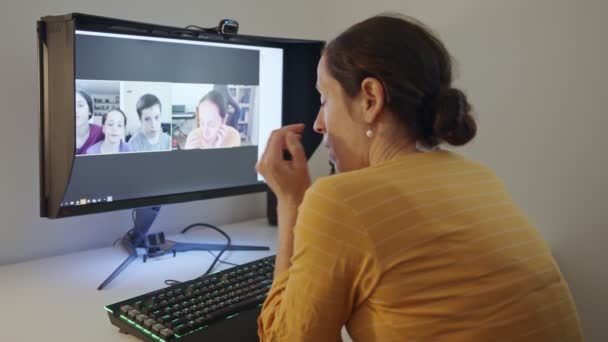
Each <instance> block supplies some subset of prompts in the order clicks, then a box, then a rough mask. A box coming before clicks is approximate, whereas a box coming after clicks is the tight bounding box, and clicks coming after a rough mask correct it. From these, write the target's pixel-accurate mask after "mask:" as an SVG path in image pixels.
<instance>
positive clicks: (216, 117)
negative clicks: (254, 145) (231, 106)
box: [184, 90, 241, 149]
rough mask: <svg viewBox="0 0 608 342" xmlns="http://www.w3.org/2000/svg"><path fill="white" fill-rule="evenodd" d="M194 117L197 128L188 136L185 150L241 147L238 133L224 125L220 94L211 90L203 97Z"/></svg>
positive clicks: (224, 106)
mask: <svg viewBox="0 0 608 342" xmlns="http://www.w3.org/2000/svg"><path fill="white" fill-rule="evenodd" d="M196 116H197V118H198V125H199V127H197V128H195V129H193V130H192V131H191V132H190V133H189V134H188V137H187V139H186V144H185V146H184V148H185V149H197V148H219V147H237V146H240V145H241V136H240V134H239V132H238V131H237V130H236V129H234V128H232V127H230V126H228V125H226V119H227V112H226V103H225V100H224V97H223V96H222V94H221V93H220V92H218V91H217V90H212V91H210V92H209V93H207V95H205V96H203V98H202V99H201V100H200V101H199V104H198V106H197V107H196Z"/></svg>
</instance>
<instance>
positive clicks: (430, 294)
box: [257, 16, 582, 342]
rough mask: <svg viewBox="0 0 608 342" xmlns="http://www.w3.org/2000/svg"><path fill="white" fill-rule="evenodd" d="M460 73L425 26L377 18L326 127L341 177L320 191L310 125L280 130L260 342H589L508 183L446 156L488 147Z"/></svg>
mask: <svg viewBox="0 0 608 342" xmlns="http://www.w3.org/2000/svg"><path fill="white" fill-rule="evenodd" d="M387 32H389V33H390V34H386V33H387ZM451 69H452V68H451V61H450V57H449V55H448V52H447V51H446V49H445V47H444V46H443V44H442V43H441V42H440V41H439V40H438V39H437V38H436V37H434V36H433V35H432V34H431V33H430V32H429V31H428V30H427V29H426V28H424V27H423V26H422V25H421V24H419V23H417V22H415V21H413V20H411V19H404V18H398V17H388V16H378V17H374V18H371V19H368V20H366V21H363V22H361V23H359V24H356V25H355V26H353V27H351V28H350V29H348V30H347V31H345V32H344V33H342V34H341V35H340V36H338V37H337V38H336V39H335V40H333V41H332V42H331V43H329V44H328V46H327V48H326V49H325V51H324V54H323V56H322V58H321V61H320V63H319V67H318V80H317V85H318V89H319V92H320V93H321V109H320V111H319V114H318V117H317V120H316V122H315V126H314V129H315V130H316V131H317V132H318V133H320V134H323V135H324V138H325V139H324V141H325V144H326V146H327V147H328V148H329V155H330V158H331V160H332V161H333V162H334V163H335V165H336V169H337V171H339V174H337V175H334V176H329V177H326V178H322V179H320V180H318V181H316V182H315V183H314V184H313V185H312V186H310V178H309V173H308V169H307V164H306V158H305V155H304V151H303V148H302V146H301V144H300V143H299V141H298V139H297V136H298V134H300V133H301V132H302V130H303V129H304V127H303V125H291V126H287V127H284V128H282V129H280V130H277V131H275V132H274V133H273V134H272V136H271V138H270V140H269V143H268V147H267V149H266V151H265V153H264V155H263V156H262V158H261V159H260V162H259V164H258V166H257V169H258V171H259V172H260V173H261V174H262V175H263V176H264V177H265V178H266V180H267V182H268V184H269V186H270V187H271V188H272V190H273V191H274V192H275V194H276V195H277V200H278V208H277V210H278V218H279V243H278V247H277V259H276V265H275V278H274V283H273V285H272V288H271V290H270V293H269V295H268V298H267V299H266V302H265V303H264V306H263V308H262V312H261V315H260V317H259V320H258V323H259V331H258V332H259V335H260V338H261V340H262V341H290V342H293V341H315V342H316V341H336V340H339V339H340V329H341V327H342V326H343V325H346V328H347V330H348V332H349V334H350V336H351V337H352V338H353V340H354V341H450V342H458V341H492V342H500V341H504V342H507V341H510V342H519V341H535V342H549V341H552V342H554V341H562V342H565V341H582V335H581V330H580V325H579V320H578V316H577V313H576V308H575V305H574V302H573V300H572V297H571V294H570V292H569V289H568V287H567V284H566V283H565V281H564V279H563V277H562V275H561V273H560V271H559V269H558V267H557V265H556V264H555V262H554V260H553V258H552V256H551V254H550V251H549V250H548V248H547V247H546V246H545V243H544V242H543V241H542V239H541V237H540V235H539V234H538V233H537V231H536V230H535V229H534V228H533V227H532V226H531V225H530V224H529V223H528V221H527V219H526V218H525V217H524V216H523V214H522V213H521V211H520V210H519V209H518V208H517V207H516V206H515V204H513V203H512V201H511V199H510V197H509V195H508V194H507V191H506V190H505V188H504V185H503V184H502V182H501V181H500V180H499V179H498V178H497V177H496V176H495V175H494V173H493V172H491V171H490V170H488V169H487V168H485V167H484V166H481V165H479V164H477V163H474V162H471V161H469V160H467V159H465V158H463V157H461V156H459V155H457V154H455V153H452V152H448V151H444V150H441V149H437V148H436V147H437V146H438V145H439V144H440V143H447V144H451V145H464V144H466V143H467V142H469V141H470V140H471V139H472V138H473V137H474V136H475V133H476V125H475V121H474V119H473V117H472V116H471V114H470V109H471V107H470V105H469V103H468V102H467V98H466V96H465V94H464V93H463V92H461V91H460V90H458V89H456V88H453V87H452V70H451ZM417 146H421V147H424V148H423V149H422V148H421V149H419V148H417ZM283 148H287V149H288V150H289V151H290V153H291V155H292V160H291V161H286V160H284V159H283V158H282V153H281V150H282V149H283ZM423 150H424V151H426V152H424V151H423Z"/></svg>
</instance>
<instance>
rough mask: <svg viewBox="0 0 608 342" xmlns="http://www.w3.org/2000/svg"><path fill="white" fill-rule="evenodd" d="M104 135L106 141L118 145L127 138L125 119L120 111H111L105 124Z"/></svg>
mask: <svg viewBox="0 0 608 342" xmlns="http://www.w3.org/2000/svg"><path fill="white" fill-rule="evenodd" d="M103 134H104V135H105V136H106V138H105V139H106V140H107V141H108V142H110V143H113V144H118V143H120V141H121V140H122V139H124V137H125V118H124V116H123V115H122V113H120V112H118V111H115V110H113V111H110V112H109V113H108V114H107V116H106V122H105V123H104V124H103Z"/></svg>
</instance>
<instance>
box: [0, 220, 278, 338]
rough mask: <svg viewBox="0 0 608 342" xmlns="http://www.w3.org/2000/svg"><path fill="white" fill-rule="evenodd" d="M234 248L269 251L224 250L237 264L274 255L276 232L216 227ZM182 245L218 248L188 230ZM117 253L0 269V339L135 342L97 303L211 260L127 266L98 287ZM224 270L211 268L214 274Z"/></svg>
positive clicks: (191, 257) (189, 272)
mask: <svg viewBox="0 0 608 342" xmlns="http://www.w3.org/2000/svg"><path fill="white" fill-rule="evenodd" d="M220 228H222V229H223V230H224V231H226V232H227V233H228V234H229V235H230V237H231V238H232V243H233V244H241V245H262V246H269V247H270V248H271V250H270V251H259V252H258V251H252V252H241V251H235V252H227V253H225V254H224V256H223V257H222V259H223V260H226V261H230V262H233V263H237V264H241V263H245V262H248V261H252V260H255V259H259V258H263V257H265V256H269V255H272V254H275V253H276V252H275V245H276V241H277V230H276V227H270V226H269V225H268V224H267V220H266V219H257V220H252V221H246V222H241V223H238V224H232V225H226V226H222V227H220ZM171 238H172V239H175V240H178V241H184V242H209V243H224V242H225V240H224V238H223V236H221V235H219V234H218V233H217V232H214V231H212V230H209V229H192V230H191V231H189V232H188V233H187V234H186V235H184V236H178V237H175V236H171ZM125 257H126V252H124V251H123V250H122V249H121V248H119V247H115V248H112V247H110V248H102V249H97V250H91V251H85V252H79V253H73V254H69V255H64V256H59V257H53V258H46V259H41V260H35V261H30V262H24V263H19V264H14V265H7V266H2V267H0V307H2V310H0V327H2V332H1V333H0V340H2V341H78V342H81V341H87V342H94V341H103V342H107V341H137V339H136V338H134V337H133V336H130V335H124V334H121V333H119V332H118V329H117V328H116V327H114V326H113V325H111V324H110V321H109V319H108V316H107V312H106V311H105V310H104V306H105V305H107V304H112V303H115V302H118V301H121V300H124V299H128V298H131V297H134V296H137V295H140V294H143V293H146V292H149V291H153V290H157V289H160V288H162V287H164V286H165V285H164V283H163V282H164V280H166V279H176V280H189V279H192V278H195V277H197V276H200V275H201V274H202V273H203V272H205V270H206V269H207V267H209V265H210V263H211V262H212V261H213V257H212V256H211V255H210V254H209V253H207V252H205V251H193V252H187V253H178V254H177V256H176V257H175V258H173V257H172V256H170V255H166V256H162V257H160V258H153V259H150V260H148V262H146V263H143V261H142V259H141V258H139V259H138V260H136V261H134V262H132V263H131V265H129V266H128V267H127V268H126V269H125V270H124V271H123V272H122V273H121V274H120V275H119V276H118V277H116V278H115V279H114V280H113V281H112V282H111V283H110V285H109V286H108V287H106V289H104V290H102V291H98V290H97V286H99V284H101V282H102V281H103V280H104V279H105V278H106V277H107V276H108V275H110V273H111V272H112V271H114V269H115V268H116V267H117V266H118V265H119V264H120V263H121V262H122V261H123V260H124V259H125ZM228 267H229V266H226V265H223V264H218V266H216V270H221V269H225V268H228Z"/></svg>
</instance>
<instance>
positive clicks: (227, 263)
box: [207, 250, 240, 266]
mask: <svg viewBox="0 0 608 342" xmlns="http://www.w3.org/2000/svg"><path fill="white" fill-rule="evenodd" d="M207 252H208V253H209V254H211V255H213V257H214V258H216V257H217V256H216V255H215V253H213V252H212V251H210V250H207ZM219 262H220V263H221V264H224V265H230V266H240V265H239V264H234V263H231V262H228V261H224V260H219Z"/></svg>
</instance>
